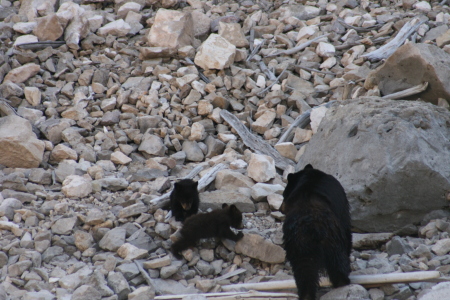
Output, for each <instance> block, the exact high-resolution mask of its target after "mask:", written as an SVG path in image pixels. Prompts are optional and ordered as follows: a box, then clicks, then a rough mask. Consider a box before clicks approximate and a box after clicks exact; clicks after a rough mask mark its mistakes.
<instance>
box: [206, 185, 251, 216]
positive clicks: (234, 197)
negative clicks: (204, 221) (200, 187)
mask: <svg viewBox="0 0 450 300" xmlns="http://www.w3.org/2000/svg"><path fill="white" fill-rule="evenodd" d="M224 203H226V204H228V205H231V204H234V205H236V207H237V208H239V210H240V211H241V212H243V213H246V212H254V211H255V204H254V203H253V202H252V200H251V199H250V197H248V196H246V195H245V194H243V193H240V192H239V191H229V190H226V189H225V190H218V191H212V192H203V193H200V206H199V208H200V209H201V210H202V211H205V210H207V209H209V208H210V209H220V208H222V204H224Z"/></svg>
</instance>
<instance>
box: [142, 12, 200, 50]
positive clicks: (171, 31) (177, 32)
mask: <svg viewBox="0 0 450 300" xmlns="http://www.w3.org/2000/svg"><path fill="white" fill-rule="evenodd" d="M193 38H194V28H193V20H192V15H191V13H189V12H186V13H185V12H179V11H175V10H168V9H163V8H161V9H159V10H158V12H157V13H156V16H155V23H154V24H153V26H152V27H151V28H150V31H149V33H148V35H147V39H148V43H149V45H150V46H153V47H168V48H175V49H178V48H181V47H183V46H188V45H191V44H192V42H193Z"/></svg>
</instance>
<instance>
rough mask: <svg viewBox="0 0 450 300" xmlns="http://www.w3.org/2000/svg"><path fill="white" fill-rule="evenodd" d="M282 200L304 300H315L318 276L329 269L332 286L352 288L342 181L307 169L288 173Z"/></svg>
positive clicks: (286, 244) (289, 245)
mask: <svg viewBox="0 0 450 300" xmlns="http://www.w3.org/2000/svg"><path fill="white" fill-rule="evenodd" d="M283 198H284V199H283V204H282V206H281V211H282V212H283V213H285V215H286V219H285V221H284V224H283V234H284V249H285V250H286V258H287V260H288V261H289V262H290V263H291V266H292V270H293V272H294V278H295V283H296V285H297V289H298V296H299V298H300V300H305V299H308V300H314V299H316V291H317V288H318V287H319V273H320V272H321V271H324V270H326V272H327V274H328V277H329V278H330V281H331V283H332V284H333V287H340V286H344V285H347V284H349V283H350V280H349V278H348V275H349V273H350V258H349V256H350V252H351V249H352V235H351V231H350V229H351V220H350V212H349V204H348V200H347V197H346V195H345V191H344V189H343V187H342V185H341V184H340V183H339V181H338V180H337V179H336V178H334V177H333V176H331V175H328V174H326V173H324V172H322V171H319V170H317V169H314V168H313V167H312V166H311V165H307V166H306V167H305V168H304V169H303V170H301V171H299V172H297V173H294V174H289V175H288V184H287V186H286V189H285V190H284V192H283Z"/></svg>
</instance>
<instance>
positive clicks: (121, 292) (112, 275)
mask: <svg viewBox="0 0 450 300" xmlns="http://www.w3.org/2000/svg"><path fill="white" fill-rule="evenodd" d="M107 280H108V286H109V287H110V288H111V289H112V290H113V291H114V293H115V294H117V297H118V299H119V300H125V299H127V298H128V294H129V293H130V292H131V290H130V286H129V285H128V282H127V280H126V279H125V277H124V276H123V275H122V273H120V272H109V274H108V278H107Z"/></svg>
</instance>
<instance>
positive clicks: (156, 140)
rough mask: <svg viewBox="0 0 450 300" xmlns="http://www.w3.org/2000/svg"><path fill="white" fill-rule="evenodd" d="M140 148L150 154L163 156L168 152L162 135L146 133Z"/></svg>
mask: <svg viewBox="0 0 450 300" xmlns="http://www.w3.org/2000/svg"><path fill="white" fill-rule="evenodd" d="M138 150H139V151H142V152H144V153H146V154H148V155H155V156H163V155H164V153H165V152H166V146H164V144H163V142H162V140H161V138H160V137H158V136H156V135H153V134H149V133H146V134H145V135H144V137H143V138H142V142H141V144H140V145H139V148H138Z"/></svg>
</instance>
